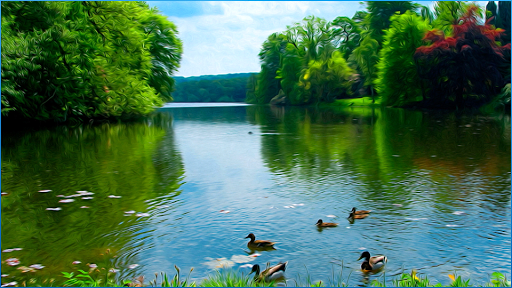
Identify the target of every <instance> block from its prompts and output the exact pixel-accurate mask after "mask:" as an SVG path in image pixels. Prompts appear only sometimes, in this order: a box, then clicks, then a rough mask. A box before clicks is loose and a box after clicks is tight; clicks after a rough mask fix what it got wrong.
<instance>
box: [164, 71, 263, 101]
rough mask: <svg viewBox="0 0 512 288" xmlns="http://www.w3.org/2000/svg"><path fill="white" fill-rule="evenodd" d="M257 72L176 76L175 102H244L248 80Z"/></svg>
mask: <svg viewBox="0 0 512 288" xmlns="http://www.w3.org/2000/svg"><path fill="white" fill-rule="evenodd" d="M253 75H255V73H238V74H226V75H204V76H193V77H186V78H185V77H174V79H175V81H176V91H174V92H173V98H174V101H175V102H244V101H245V97H246V89H247V81H248V79H249V78H250V77H251V76H253Z"/></svg>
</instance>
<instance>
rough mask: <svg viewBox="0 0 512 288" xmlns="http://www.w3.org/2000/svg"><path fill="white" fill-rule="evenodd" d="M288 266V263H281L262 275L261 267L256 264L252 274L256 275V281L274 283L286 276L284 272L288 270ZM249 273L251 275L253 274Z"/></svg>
mask: <svg viewBox="0 0 512 288" xmlns="http://www.w3.org/2000/svg"><path fill="white" fill-rule="evenodd" d="M287 264H288V261H286V262H284V263H279V264H277V265H275V266H272V267H269V268H267V269H265V270H264V271H263V272H261V273H260V265H258V264H255V265H254V266H252V270H251V273H256V274H255V275H254V279H255V280H256V281H262V280H263V281H265V282H269V281H274V280H276V279H279V278H281V277H283V276H284V271H285V270H286V265H287ZM251 273H249V274H251Z"/></svg>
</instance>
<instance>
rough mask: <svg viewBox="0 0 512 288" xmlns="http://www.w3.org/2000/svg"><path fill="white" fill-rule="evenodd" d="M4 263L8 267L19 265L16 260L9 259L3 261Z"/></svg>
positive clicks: (18, 261)
mask: <svg viewBox="0 0 512 288" xmlns="http://www.w3.org/2000/svg"><path fill="white" fill-rule="evenodd" d="M5 263H6V264H7V265H9V266H16V265H19V264H20V260H18V258H9V259H6V260H5Z"/></svg>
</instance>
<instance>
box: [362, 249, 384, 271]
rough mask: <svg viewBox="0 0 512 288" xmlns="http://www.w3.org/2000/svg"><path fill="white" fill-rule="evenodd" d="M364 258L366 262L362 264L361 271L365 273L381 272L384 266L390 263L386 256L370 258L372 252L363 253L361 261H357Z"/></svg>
mask: <svg viewBox="0 0 512 288" xmlns="http://www.w3.org/2000/svg"><path fill="white" fill-rule="evenodd" d="M362 258H364V261H363V263H361V270H363V271H364V272H370V271H375V270H379V269H381V268H382V267H384V265H385V264H386V262H387V261H388V258H387V257H386V256H381V255H379V256H373V257H370V252H368V251H364V252H363V253H361V257H359V259H357V260H361V259H362Z"/></svg>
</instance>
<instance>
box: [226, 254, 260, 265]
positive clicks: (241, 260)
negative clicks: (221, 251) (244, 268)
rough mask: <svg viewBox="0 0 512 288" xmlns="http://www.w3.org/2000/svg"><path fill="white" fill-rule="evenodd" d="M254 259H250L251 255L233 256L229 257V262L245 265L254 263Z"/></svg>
mask: <svg viewBox="0 0 512 288" xmlns="http://www.w3.org/2000/svg"><path fill="white" fill-rule="evenodd" d="M255 258H256V257H252V256H251V255H249V256H248V255H233V256H231V261H233V262H235V263H247V262H251V261H254V259H255Z"/></svg>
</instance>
